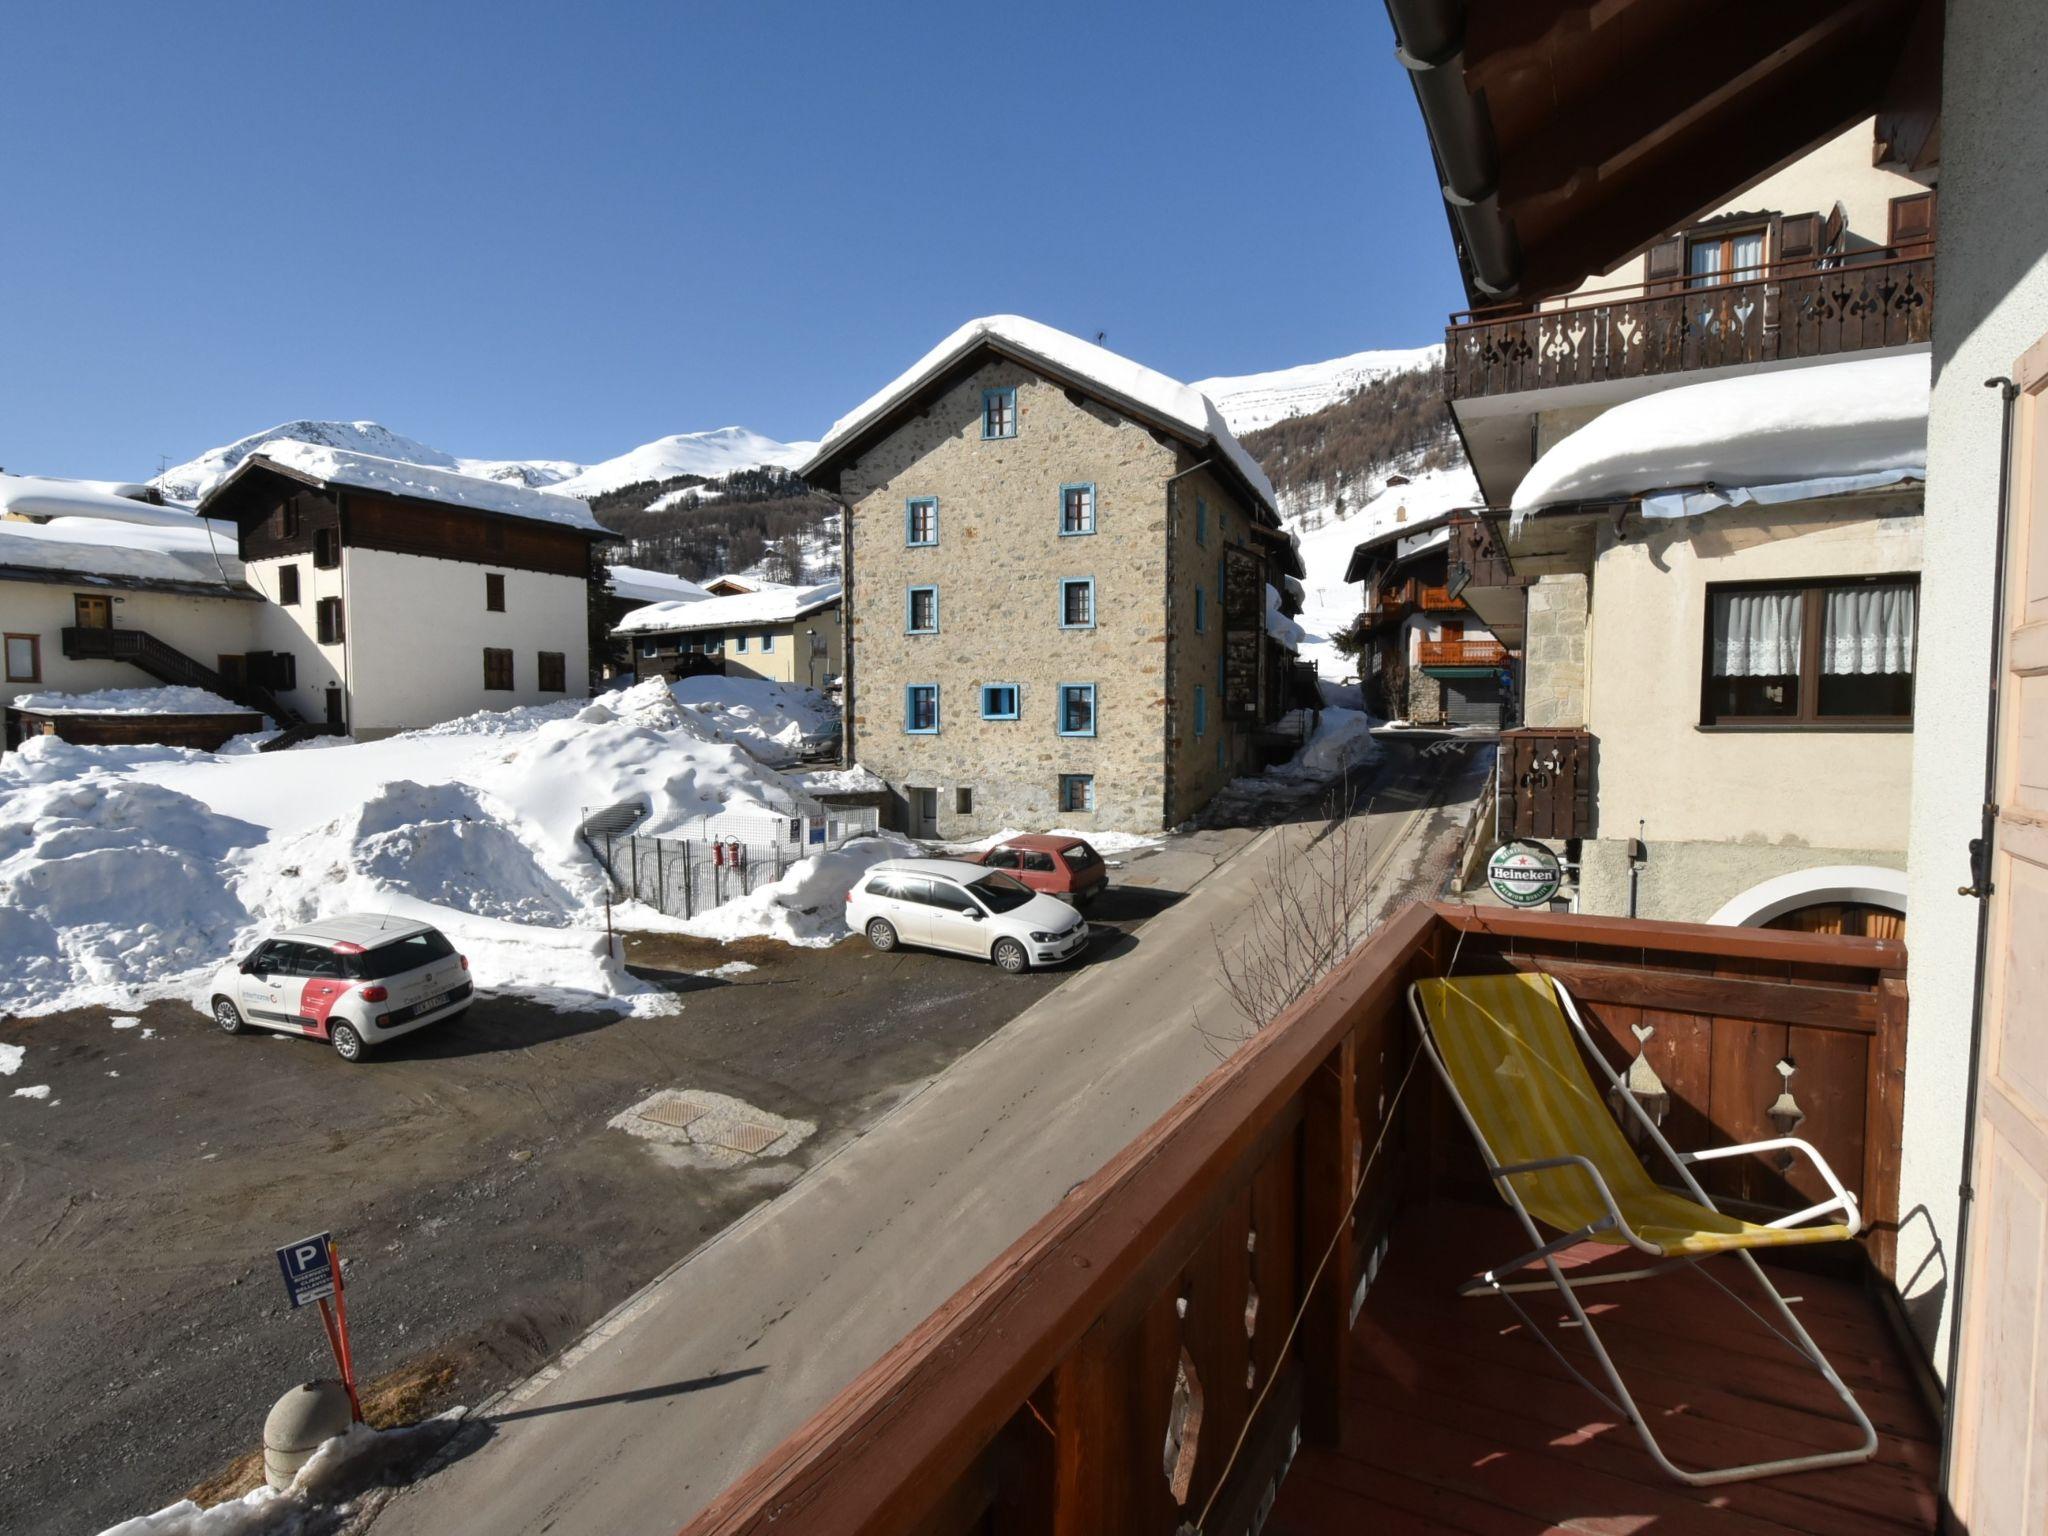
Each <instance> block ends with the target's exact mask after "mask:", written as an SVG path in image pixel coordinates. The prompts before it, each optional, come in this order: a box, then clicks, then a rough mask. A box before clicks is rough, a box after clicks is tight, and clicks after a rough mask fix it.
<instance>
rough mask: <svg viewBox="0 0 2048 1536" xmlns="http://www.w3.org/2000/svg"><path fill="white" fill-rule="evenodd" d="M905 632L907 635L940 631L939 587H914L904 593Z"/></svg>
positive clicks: (932, 633) (930, 633)
mask: <svg viewBox="0 0 2048 1536" xmlns="http://www.w3.org/2000/svg"><path fill="white" fill-rule="evenodd" d="M903 632H904V633H905V634H906V635H936V634H937V633H938V632H939V589H938V588H937V587H912V588H910V589H909V590H908V591H907V592H906V593H905V594H904V597H903Z"/></svg>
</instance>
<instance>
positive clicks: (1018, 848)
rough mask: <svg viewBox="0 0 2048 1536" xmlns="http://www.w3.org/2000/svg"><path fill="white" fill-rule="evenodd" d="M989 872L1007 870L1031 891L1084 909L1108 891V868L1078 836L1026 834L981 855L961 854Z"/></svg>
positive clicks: (988, 849)
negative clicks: (988, 869)
mask: <svg viewBox="0 0 2048 1536" xmlns="http://www.w3.org/2000/svg"><path fill="white" fill-rule="evenodd" d="M963 857H965V858H966V859H967V860H968V861H969V862H971V863H975V864H985V865H987V866H988V867H989V868H990V869H1003V870H1008V871H1009V872H1010V873H1011V874H1013V875H1015V876H1016V877H1017V878H1018V879H1019V880H1021V881H1023V882H1024V883H1025V884H1026V885H1028V886H1030V887H1031V889H1032V890H1034V891H1043V892H1045V894H1046V895H1048V896H1057V897H1059V899H1060V900H1062V901H1066V902H1071V903H1073V904H1074V905H1075V906H1077V907H1085V906H1087V905H1088V904H1089V903H1090V902H1092V901H1093V900H1094V899H1095V898H1096V897H1098V896H1100V895H1101V894H1102V893H1103V892H1104V891H1105V890H1107V889H1108V888H1109V866H1108V865H1106V864H1104V863H1103V862H1102V855H1101V854H1099V853H1097V852H1096V851H1095V850H1094V849H1093V848H1091V847H1089V846H1088V845H1087V844H1086V843H1084V842H1082V841H1081V839H1080V838H1078V837H1047V836H1045V835H1044V834H1042V833H1037V832H1031V833H1026V834H1025V835H1024V836H1022V837H1013V838H1011V839H1010V840H1009V841H1008V842H1006V843H998V844H997V845H996V846H995V847H993V848H987V849H984V850H982V851H981V852H980V853H970V854H965V855H963Z"/></svg>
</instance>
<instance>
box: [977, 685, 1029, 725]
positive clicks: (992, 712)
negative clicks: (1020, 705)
mask: <svg viewBox="0 0 2048 1536" xmlns="http://www.w3.org/2000/svg"><path fill="white" fill-rule="evenodd" d="M1021 693H1022V690H1021V689H1020V688H1018V686H1017V685H1016V684H1015V683H983V684H982V685H981V718H982V719H984V720H1015V719H1016V718H1017V714H1018V711H1017V699H1018V697H1019V695H1020V694H1021Z"/></svg>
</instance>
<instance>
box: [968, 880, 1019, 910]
mask: <svg viewBox="0 0 2048 1536" xmlns="http://www.w3.org/2000/svg"><path fill="white" fill-rule="evenodd" d="M967 889H968V890H970V891H972V892H973V893H974V898H975V900H977V901H979V902H980V903H981V904H982V905H983V906H984V907H987V908H988V909H989V911H991V912H1014V911H1016V910H1017V909H1018V908H1019V907H1021V906H1023V905H1024V903H1025V902H1027V901H1029V900H1030V899H1031V887H1030V886H1028V885H1026V884H1025V883H1024V882H1023V881H1021V880H1018V879H1016V878H1015V877H1013V876H1010V875H1005V874H1001V873H997V874H993V875H983V876H982V877H981V878H980V879H979V880H977V881H975V882H974V884H972V885H970V886H969V887H967Z"/></svg>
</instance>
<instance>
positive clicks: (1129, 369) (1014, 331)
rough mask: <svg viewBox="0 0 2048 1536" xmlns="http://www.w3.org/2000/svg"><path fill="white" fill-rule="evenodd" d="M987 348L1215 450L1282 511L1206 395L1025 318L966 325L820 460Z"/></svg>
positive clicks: (838, 431) (871, 405) (864, 406)
mask: <svg viewBox="0 0 2048 1536" xmlns="http://www.w3.org/2000/svg"><path fill="white" fill-rule="evenodd" d="M988 342H994V343H997V344H998V345H1000V346H1001V347H1002V348H1003V349H1004V350H1006V351H1008V352H1012V353H1015V354H1017V355H1018V356H1020V357H1023V358H1026V359H1028V360H1030V361H1032V362H1035V363H1038V364H1041V365H1043V366H1044V367H1045V368H1046V369H1047V370H1048V371H1050V372H1051V373H1053V374H1065V375H1067V376H1068V377H1071V378H1078V379H1083V380H1086V381H1087V382H1089V383H1092V384H1094V385H1095V386H1096V387H1097V388H1098V389H1100V390H1101V391H1102V392H1103V393H1104V394H1105V395H1108V396H1110V397H1111V398H1112V399H1123V400H1128V401H1129V402H1131V404H1133V405H1136V406H1139V407H1141V408H1142V409H1144V410H1146V411H1149V412H1151V413H1152V414H1153V415H1155V416H1160V417H1164V418H1165V419H1166V420H1168V421H1170V422H1173V423H1175V424H1176V425H1178V426H1179V427H1181V428H1182V429H1183V430H1184V431H1187V432H1191V433H1193V434H1195V435H1196V436H1197V437H1199V438H1201V439H1204V440H1206V441H1207V442H1209V443H1210V444H1213V445H1214V446H1215V448H1216V449H1217V451H1218V452H1220V453H1222V454H1223V456H1224V457H1225V458H1227V459H1229V460H1230V462H1231V464H1232V465H1233V466H1235V467H1236V469H1237V471H1238V473H1239V474H1241V475H1243V476H1244V478H1245V480H1246V482H1247V483H1248V484H1249V485H1250V486H1251V488H1252V493H1253V494H1254V495H1256V496H1257V497H1259V498H1260V500H1262V501H1264V502H1265V504H1266V506H1267V508H1268V509H1269V510H1271V511H1273V512H1274V513H1275V514H1276V515H1277V514H1278V512H1279V504H1278V502H1277V501H1276V500H1275V498H1274V494H1273V482H1272V481H1270V480H1268V479H1267V478H1266V472H1265V471H1264V470H1263V469H1261V468H1259V464H1258V460H1256V459H1254V458H1253V457H1252V456H1251V455H1250V454H1249V453H1247V452H1245V450H1244V446H1243V445H1242V444H1241V443H1239V442H1238V440H1237V439H1236V437H1235V436H1233V435H1232V433H1231V429H1230V426H1229V424H1228V423H1227V422H1225V421H1224V419H1223V413H1222V412H1220V411H1219V410H1217V409H1216V407H1215V405H1214V404H1213V403H1211V401H1210V399H1209V397H1208V396H1207V395H1204V394H1203V393H1202V392H1201V390H1199V389H1196V388H1194V387H1193V386H1192V385H1188V384H1183V383H1181V382H1180V381H1179V380H1177V379H1170V378H1168V377H1167V376H1166V375H1165V374H1163V373H1159V372H1157V371H1155V370H1153V369H1151V368H1147V367H1146V366H1145V365H1144V364H1143V363H1135V362H1132V361H1131V359H1129V358H1127V357H1121V356H1119V355H1118V354H1116V353H1114V352H1112V351H1110V350H1109V349H1108V348H1107V347H1098V346H1096V345H1095V344H1094V343H1093V342H1090V341H1083V340H1081V338H1080V337H1078V336H1070V335H1068V334H1067V333H1066V332H1065V331H1061V330H1055V329H1054V328H1053V327H1052V326H1049V325H1043V324H1041V323H1040V322H1038V321H1036V320H1027V319H1025V318H1024V317H1023V316H1021V315H988V316H984V317H983V318H982V319H979V320H970V321H968V322H967V323H966V324H965V325H963V326H961V327H960V328H959V329H958V330H956V331H955V332H953V334H952V335H950V336H948V337H947V338H946V339H945V340H944V341H942V342H940V343H939V344H938V345H937V346H936V347H933V348H932V349H931V351H929V352H927V353H926V354H925V355H924V356H923V357H921V358H919V359H918V360H917V361H916V362H915V363H913V364H911V365H910V367H909V368H908V369H906V370H905V371H904V372H903V373H901V374H899V375H898V376H897V377H896V379H895V380H894V381H893V382H891V383H889V384H888V385H885V386H884V387H883V388H882V389H881V390H879V391H877V392H876V393H875V394H873V395H871V396H869V397H868V399H866V400H864V401H863V402H861V404H859V405H858V406H856V407H854V409H853V410H852V411H851V412H849V413H848V414H847V415H845V416H842V417H840V418H839V420H837V421H835V422H833V423H832V430H831V431H830V432H828V433H826V434H825V440H824V441H823V442H822V443H820V444H819V445H818V454H817V457H820V458H822V457H823V456H824V455H825V454H827V453H829V452H831V451H832V450H833V448H835V447H836V446H838V445H839V444H841V443H843V442H845V440H846V439H847V438H849V437H851V436H853V435H854V434H855V433H856V432H858V431H860V430H861V429H862V428H863V427H865V426H867V425H868V424H869V423H870V422H872V421H874V420H875V419H876V418H877V417H880V416H882V415H884V414H885V413H887V412H888V411H890V410H892V409H894V408H895V407H896V406H897V405H898V404H900V403H901V402H902V401H903V400H905V399H907V398H908V397H909V396H910V395H911V394H913V393H915V392H916V391H917V390H918V389H919V388H920V387H922V386H923V385H924V384H925V383H926V382H927V381H928V380H930V379H932V378H934V377H935V376H937V375H938V374H941V373H943V372H945V371H946V370H947V369H948V368H950V367H951V366H952V365H953V364H954V363H955V362H956V361H958V360H959V359H960V358H962V357H965V356H966V355H967V354H969V353H970V352H972V351H974V350H975V349H976V348H977V347H980V346H982V345H983V344H985V343H988Z"/></svg>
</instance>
